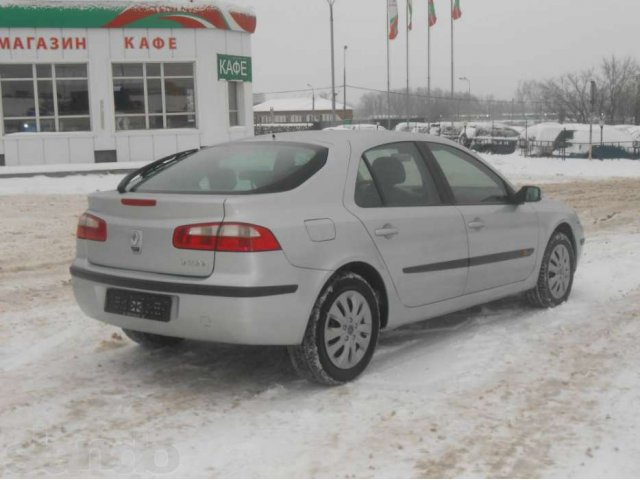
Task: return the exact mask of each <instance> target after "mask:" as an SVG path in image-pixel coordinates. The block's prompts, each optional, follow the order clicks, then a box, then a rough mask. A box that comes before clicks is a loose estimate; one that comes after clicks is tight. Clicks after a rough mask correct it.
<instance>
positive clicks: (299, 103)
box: [253, 97, 351, 113]
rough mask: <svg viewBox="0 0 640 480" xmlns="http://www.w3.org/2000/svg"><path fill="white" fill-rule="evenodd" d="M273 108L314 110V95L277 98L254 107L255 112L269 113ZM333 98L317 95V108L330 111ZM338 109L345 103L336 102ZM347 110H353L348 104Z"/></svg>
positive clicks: (281, 109)
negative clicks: (328, 98)
mask: <svg viewBox="0 0 640 480" xmlns="http://www.w3.org/2000/svg"><path fill="white" fill-rule="evenodd" d="M272 108H273V111H274V112H311V111H312V110H313V97H299V98H276V99H273V100H267V101H266V102H263V103H259V104H258V105H255V106H254V107H253V111H254V113H269V112H271V109H272ZM331 109H332V107H331V100H327V99H326V98H322V97H316V100H315V110H316V111H327V112H330V111H331ZM336 110H344V107H343V104H342V103H338V102H336ZM347 110H351V108H350V107H349V105H347Z"/></svg>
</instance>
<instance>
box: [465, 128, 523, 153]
mask: <svg viewBox="0 0 640 480" xmlns="http://www.w3.org/2000/svg"><path fill="white" fill-rule="evenodd" d="M519 135H520V133H519V132H518V131H517V130H515V129H514V128H511V127H509V126H507V125H502V124H498V123H491V122H483V123H470V124H468V125H466V126H465V127H464V128H463V129H462V131H461V132H460V137H459V139H458V141H459V142H460V143H461V144H463V145H464V146H465V147H468V148H470V149H472V150H475V151H476V152H482V153H495V154H510V153H513V152H515V151H516V148H517V146H518V136H519Z"/></svg>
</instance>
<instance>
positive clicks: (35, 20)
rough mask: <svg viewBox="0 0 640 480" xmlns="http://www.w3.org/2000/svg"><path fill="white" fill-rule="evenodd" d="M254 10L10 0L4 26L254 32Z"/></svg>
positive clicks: (145, 0) (172, 0)
mask: <svg viewBox="0 0 640 480" xmlns="http://www.w3.org/2000/svg"><path fill="white" fill-rule="evenodd" d="M256 24H257V22H256V16H255V14H254V13H253V10H252V9H249V8H244V7H238V6H233V5H230V4H228V3H225V2H220V1H217V0H193V1H190V0H139V1H132V0H131V1H123V0H86V1H82V0H8V1H3V2H2V3H1V4H0V28H3V27H4V28H212V29H219V30H233V31H238V32H245V33H253V32H255V30H256Z"/></svg>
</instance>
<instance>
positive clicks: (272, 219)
mask: <svg viewBox="0 0 640 480" xmlns="http://www.w3.org/2000/svg"><path fill="white" fill-rule="evenodd" d="M583 243H584V234H583V229H582V227H581V225H580V221H579V220H578V217H577V215H576V214H575V212H573V211H572V210H571V209H569V208H567V207H566V206H564V205H562V204H560V203H558V202H555V201H550V200H547V199H542V198H541V191H540V189H539V188H537V187H532V186H527V187H523V188H522V189H520V190H517V191H516V189H515V188H514V187H513V186H512V185H511V184H510V183H509V182H508V181H507V180H506V179H504V178H503V177H502V176H501V175H500V174H499V173H498V172H496V171H495V170H494V169H492V168H491V167H490V166H489V165H487V164H486V163H485V162H484V161H483V160H482V159H481V158H479V157H478V156H477V155H476V154H474V153H473V152H471V151H469V150H467V149H465V148H463V147H461V146H460V145H458V144H456V143H453V142H450V141H447V140H444V139H442V138H439V137H430V136H426V135H420V134H407V133H399V132H338V131H333V132H331V131H329V132H304V133H295V134H278V135H273V136H267V137H256V138H252V139H248V140H243V141H238V142H232V143H226V144H221V145H218V146H214V147H210V148H206V149H202V150H199V151H189V152H183V153H180V154H176V155H172V156H170V157H166V158H163V159H161V160H158V161H156V162H154V163H151V164H149V165H147V166H145V167H144V168H142V169H140V170H138V171H136V172H133V173H132V174H130V175H128V176H127V177H126V178H125V179H124V180H123V181H122V182H121V183H120V185H119V186H118V189H117V191H110V192H102V193H95V194H92V195H90V196H89V209H88V210H87V212H85V213H84V214H83V215H82V216H81V218H80V220H79V223H78V230H77V257H76V259H75V261H74V262H73V265H72V266H71V274H72V276H73V288H74V292H75V296H76V299H77V301H78V303H79V305H80V307H81V308H82V310H83V311H84V312H85V313H86V314H87V315H89V316H90V317H93V318H96V319H98V320H102V321H103V322H107V323H109V324H112V325H117V326H119V327H122V328H123V329H124V331H125V333H126V334H127V335H128V336H129V337H130V338H131V339H133V340H134V341H136V342H138V343H140V344H141V345H144V346H148V347H156V346H164V345H171V344H174V343H176V342H179V341H181V340H183V339H195V340H205V341H212V342H226V343H236V344H251V345H284V346H287V347H288V351H289V355H290V357H291V361H292V363H293V365H294V367H295V369H296V371H297V372H298V373H299V374H300V375H302V376H303V377H305V378H308V379H310V380H312V381H316V382H320V383H324V384H340V383H343V382H347V381H350V380H352V379H354V378H356V377H357V376H358V375H359V374H360V373H362V371H363V370H364V369H365V368H366V366H367V365H368V363H369V361H370V360H371V357H372V355H373V352H374V349H375V347H376V343H377V340H378V335H379V333H380V331H381V330H383V329H392V328H395V327H398V326H401V325H405V324H408V323H411V322H416V321H420V320H425V319H428V318H432V317H436V316H439V315H443V314H446V313H449V312H453V311H456V310H461V309H466V308H468V307H471V306H474V305H478V304H482V303H486V302H489V301H492V300H496V299H498V298H502V297H506V296H509V295H514V294H518V293H521V292H526V298H527V299H528V300H529V302H530V303H532V304H533V305H535V306H537V307H543V308H548V307H554V306H556V305H558V304H560V303H562V302H564V301H566V300H567V298H568V297H569V293H570V292H571V286H572V282H573V275H574V272H575V270H576V266H577V262H578V258H579V257H580V254H581V250H582V246H583Z"/></svg>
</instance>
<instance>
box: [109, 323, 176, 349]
mask: <svg viewBox="0 0 640 480" xmlns="http://www.w3.org/2000/svg"><path fill="white" fill-rule="evenodd" d="M122 331H123V332H124V334H125V335H126V336H127V337H129V338H130V339H131V340H133V341H134V342H136V343H137V344H138V345H140V346H142V347H144V348H148V349H156V348H163V347H173V346H175V345H178V344H179V343H182V342H183V341H184V338H177V337H165V336H164V335H156V334H154V333H145V332H138V331H137V330H129V329H127V328H123V329H122Z"/></svg>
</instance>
